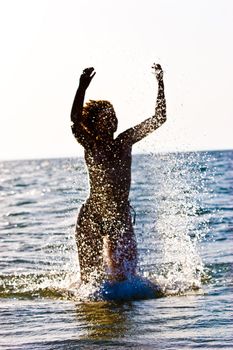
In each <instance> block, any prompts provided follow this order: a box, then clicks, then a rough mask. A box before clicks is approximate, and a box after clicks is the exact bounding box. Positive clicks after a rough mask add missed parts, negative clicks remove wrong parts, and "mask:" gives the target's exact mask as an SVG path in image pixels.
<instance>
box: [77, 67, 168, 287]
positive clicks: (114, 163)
mask: <svg viewBox="0 0 233 350" xmlns="http://www.w3.org/2000/svg"><path fill="white" fill-rule="evenodd" d="M152 68H154V70H155V75H156V78H157V81H158V96H157V103H156V108H155V115H154V116H152V117H151V118H148V119H146V120H145V121H144V122H142V123H140V124H139V125H136V126H135V127H133V128H130V129H128V130H126V131H124V132H123V133H121V134H120V135H118V136H117V137H116V138H114V133H115V132H116V130H117V123H118V121H117V118H116V114H115V111H114V109H113V106H112V104H111V103H110V102H108V101H102V100H101V101H93V100H91V101H89V102H88V103H87V104H86V105H85V106H84V107H83V103H84V97H85V92H86V89H87V88H88V86H89V84H90V82H91V80H92V79H93V77H94V76H95V72H94V68H86V69H84V71H83V73H82V75H81V77H80V82H79V87H78V90H77V92H76V95H75V99H74V102H73V106H72V110H71V121H72V132H73V134H74V136H75V138H76V139H77V141H78V142H79V143H80V144H81V145H82V146H83V147H84V150H85V161H86V165H87V169H88V173H89V181H90V194H89V197H88V199H87V200H86V202H85V204H83V206H82V207H81V210H80V213H79V216H78V220H77V225H76V242H77V246H78V254H79V264H80V273H81V281H82V282H84V283H87V282H89V281H91V280H92V279H95V280H96V279H97V280H101V279H106V278H107V279H110V280H113V281H122V280H125V279H127V278H128V277H129V276H132V275H135V273H136V266H137V246H136V239H135V235H134V231H133V225H132V219H131V213H130V204H129V199H128V198H129V191H130V183H131V160H132V146H133V144H134V143H136V142H138V141H140V140H141V139H142V138H144V137H145V136H147V135H148V134H149V133H151V132H152V131H154V130H156V129H157V128H158V127H159V126H160V125H162V124H163V123H164V122H165V120H166V102H165V96H164V84H163V71H162V68H161V66H160V65H154V66H153V67H152Z"/></svg>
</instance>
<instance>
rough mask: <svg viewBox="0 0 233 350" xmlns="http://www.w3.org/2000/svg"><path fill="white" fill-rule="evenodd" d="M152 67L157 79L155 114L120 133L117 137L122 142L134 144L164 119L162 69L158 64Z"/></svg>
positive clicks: (156, 127)
mask: <svg viewBox="0 0 233 350" xmlns="http://www.w3.org/2000/svg"><path fill="white" fill-rule="evenodd" d="M152 68H153V69H154V70H155V76H156V79H157V81H158V95H157V101H156V107H155V115H154V116H152V117H151V118H148V119H146V120H144V121H143V122H142V123H140V124H138V125H136V126H134V127H133V128H130V129H128V130H126V131H124V132H123V133H121V134H120V135H119V136H118V138H119V139H120V140H121V141H122V142H126V143H128V144H134V143H136V142H138V141H140V140H141V139H143V138H144V137H145V136H147V135H148V134H150V133H151V132H153V131H155V130H156V129H158V128H159V127H160V126H161V125H162V124H163V123H164V122H165V121H166V100H165V95H164V83H163V70H162V68H161V66H160V65H159V64H154V65H153V67H152Z"/></svg>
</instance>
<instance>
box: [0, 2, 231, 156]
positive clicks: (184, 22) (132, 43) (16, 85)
mask: <svg viewBox="0 0 233 350" xmlns="http://www.w3.org/2000/svg"><path fill="white" fill-rule="evenodd" d="M0 36H1V37H0V39H1V40H0V45H1V56H0V60H1V65H0V69H1V75H0V76H1V79H0V89H1V103H0V118H1V127H0V159H12V158H13V159H14V158H34V157H53V156H54V157H57V156H75V155H80V154H82V148H81V146H79V145H78V144H77V143H76V141H75V139H74V138H73V136H72V134H71V131H70V109H71V105H72V102H73V98H74V94H75V92H76V88H77V86H78V81H79V75H80V73H81V72H82V70H83V68H85V67H89V66H93V67H95V69H96V72H97V74H96V76H95V77H94V79H93V81H92V84H91V86H90V87H89V89H88V92H87V95H86V98H87V99H108V100H110V101H111V102H112V103H113V105H114V107H115V110H116V113H117V115H118V119H119V131H122V130H123V129H125V128H127V127H130V126H133V125H134V124H136V123H139V122H140V121H142V120H144V119H145V118H147V117H149V116H152V115H153V112H154V106H155V100H156V93H157V84H156V81H155V77H154V76H153V75H152V73H151V71H152V70H151V65H152V63H153V62H157V63H161V65H162V67H163V68H164V71H165V73H164V79H165V89H166V98H167V115H168V121H167V123H166V124H165V125H163V126H162V127H161V129H159V130H158V131H156V132H155V133H154V134H153V135H151V136H149V137H148V138H147V139H145V140H143V141H141V144H140V143H139V144H138V145H137V146H136V148H135V150H136V151H139V150H143V151H147V150H148V151H151V150H154V151H155V152H156V151H166V150H174V151H177V150H195V149H198V150H200V149H224V148H228V149H230V148H231V149H233V136H232V135H233V122H232V118H233V93H232V86H233V68H232V64H233V45H232V37H233V1H231V0H229V1H227V0H144V1H142V0H98V1H97V0H0Z"/></svg>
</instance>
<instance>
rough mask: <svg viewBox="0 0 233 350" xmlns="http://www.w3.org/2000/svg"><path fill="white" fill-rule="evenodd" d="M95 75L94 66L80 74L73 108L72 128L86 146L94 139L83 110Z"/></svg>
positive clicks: (79, 140) (77, 137)
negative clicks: (84, 118) (87, 126)
mask: <svg viewBox="0 0 233 350" xmlns="http://www.w3.org/2000/svg"><path fill="white" fill-rule="evenodd" d="M94 75H95V72H94V68H92V67H91V68H86V69H84V71H83V73H82V74H81V76H80V80H79V86H78V90H77V92H76V95H75V98H74V102H73V105H72V109H71V122H72V125H71V129H72V132H73V134H74V136H75V138H76V139H77V141H78V142H80V143H81V144H82V145H83V146H84V147H87V146H88V145H89V144H90V142H91V141H92V137H91V134H90V132H89V131H88V130H87V128H86V127H85V125H84V123H83V117H82V110H83V103H84V98H85V93H86V89H87V88H88V86H89V84H90V82H91V80H92V79H93V77H94Z"/></svg>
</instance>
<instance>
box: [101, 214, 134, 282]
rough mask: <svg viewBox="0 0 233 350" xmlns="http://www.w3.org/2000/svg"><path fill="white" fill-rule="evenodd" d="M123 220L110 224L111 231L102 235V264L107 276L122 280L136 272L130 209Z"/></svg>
mask: <svg viewBox="0 0 233 350" xmlns="http://www.w3.org/2000/svg"><path fill="white" fill-rule="evenodd" d="M123 219H124V220H123V221H124V222H122V221H121V222H120V221H116V222H115V223H114V224H112V225H111V232H108V234H107V235H106V236H105V237H104V254H103V255H104V264H105V268H106V270H107V274H108V277H109V278H110V279H113V280H118V281H120V280H124V279H127V278H128V277H129V276H132V275H135V274H136V268H137V243H136V238H135V235H134V230H133V225H132V220H131V214H130V209H129V210H128V212H127V213H125V215H123Z"/></svg>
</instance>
